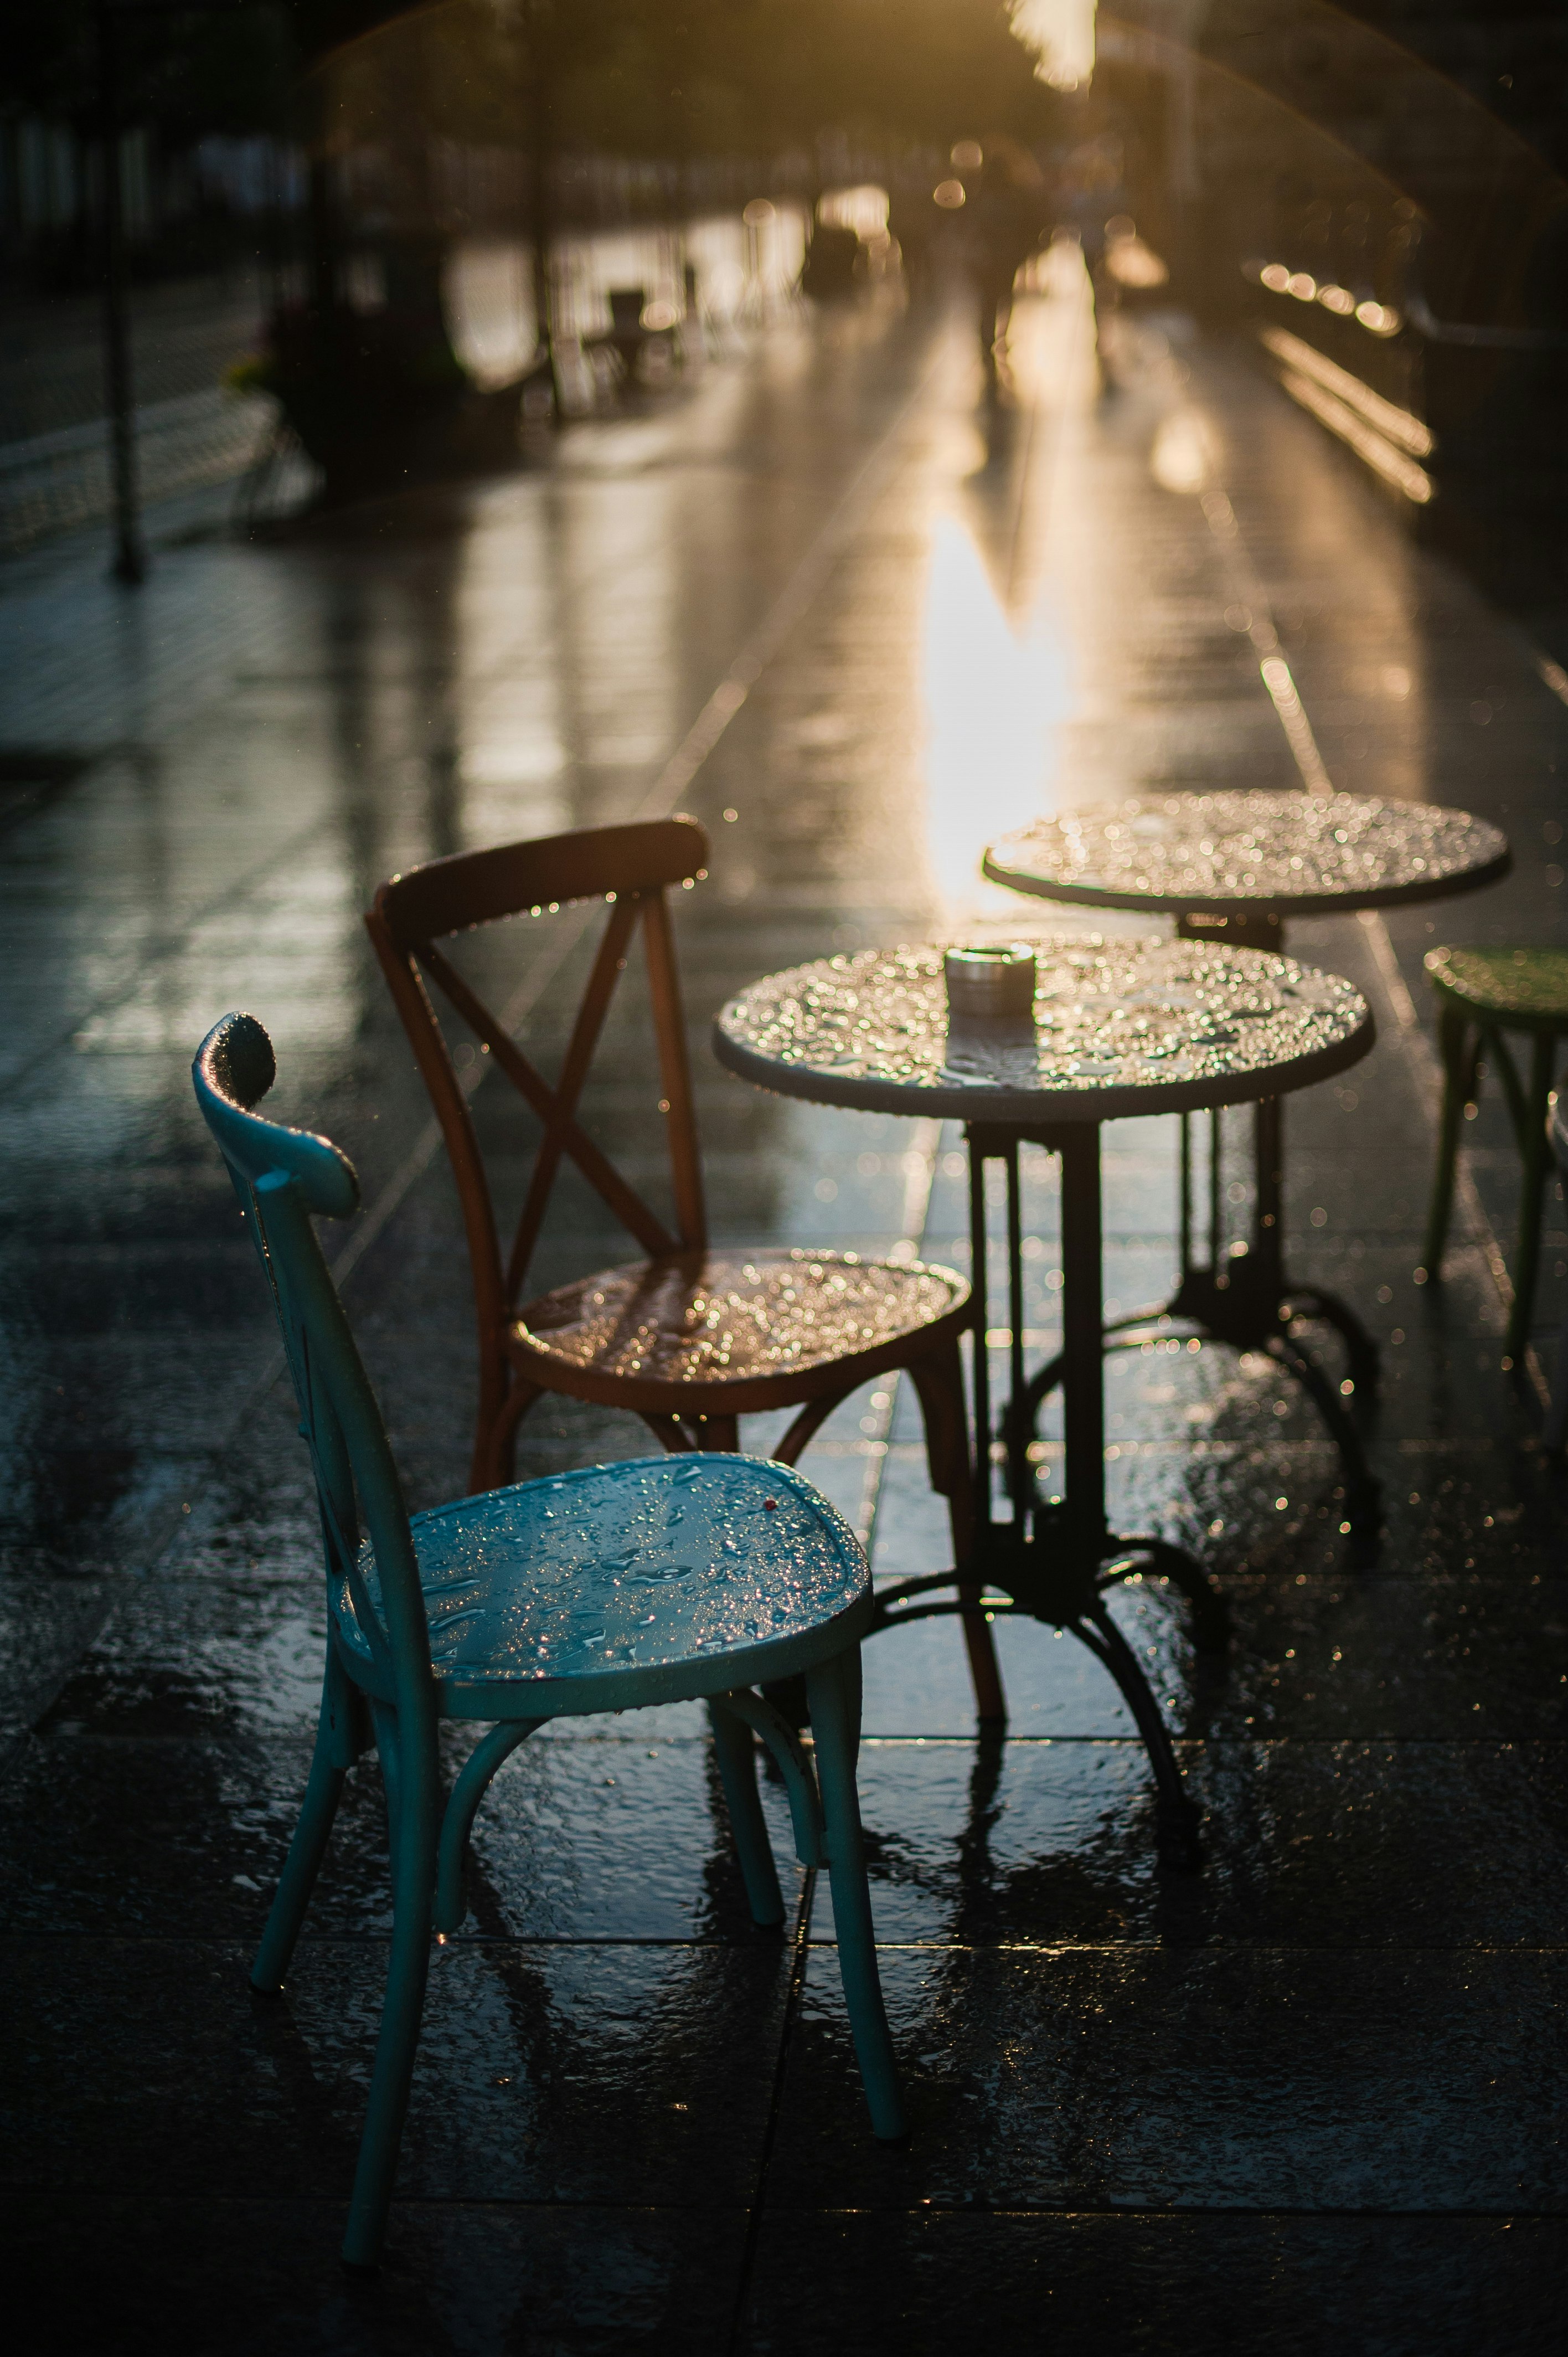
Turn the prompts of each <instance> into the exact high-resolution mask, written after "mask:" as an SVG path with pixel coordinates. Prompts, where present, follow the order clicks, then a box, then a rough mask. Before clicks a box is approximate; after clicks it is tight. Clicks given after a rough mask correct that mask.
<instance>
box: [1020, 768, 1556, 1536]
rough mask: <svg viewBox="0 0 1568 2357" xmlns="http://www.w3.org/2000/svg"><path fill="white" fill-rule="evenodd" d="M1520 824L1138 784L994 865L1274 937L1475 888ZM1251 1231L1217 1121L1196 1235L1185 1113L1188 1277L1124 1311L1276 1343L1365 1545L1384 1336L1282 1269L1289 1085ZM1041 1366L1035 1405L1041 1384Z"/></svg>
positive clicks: (1256, 1182) (1260, 1167)
mask: <svg viewBox="0 0 1568 2357" xmlns="http://www.w3.org/2000/svg"><path fill="white" fill-rule="evenodd" d="M1510 856H1511V855H1510V853H1509V844H1508V838H1507V836H1506V835H1504V834H1501V833H1500V831H1499V830H1498V828H1497V827H1495V826H1492V825H1490V824H1489V823H1487V821H1486V820H1485V819H1479V818H1475V817H1473V816H1472V815H1471V814H1470V813H1469V812H1468V811H1460V810H1449V809H1445V808H1444V807H1443V806H1442V805H1441V804H1438V803H1434V802H1391V801H1387V800H1384V799H1382V798H1380V797H1379V796H1376V795H1369V794H1348V793H1334V794H1312V793H1302V792H1299V791H1295V790H1294V789H1293V790H1289V791H1281V790H1279V789H1266V788H1254V789H1251V790H1238V791H1228V792H1219V793H1169V794H1142V795H1133V796H1130V797H1128V798H1127V799H1126V800H1124V801H1122V802H1107V803H1104V804H1101V805H1100V806H1099V807H1096V808H1092V809H1084V810H1077V811H1065V812H1063V813H1061V814H1060V815H1059V816H1058V817H1055V818H1042V819H1037V820H1036V822H1035V823H1034V824H1033V825H1031V826H1027V827H1024V828H1021V829H1020V830H1019V831H1018V832H1017V833H1016V834H1010V835H1006V836H1004V838H1003V839H1002V840H1001V841H1000V842H998V843H993V845H991V846H990V848H989V849H988V850H987V852H986V854H985V860H984V869H985V874H986V875H987V876H988V877H990V878H991V880H992V881H993V883H998V884H1005V885H1008V886H1010V887H1011V888H1012V889H1013V890H1015V891H1017V892H1024V893H1028V894H1030V895H1033V896H1035V897H1036V898H1038V899H1047V900H1053V901H1058V902H1062V901H1065V902H1071V903H1075V904H1077V905H1079V906H1080V907H1087V908H1098V909H1147V910H1149V911H1150V912H1151V913H1153V912H1155V911H1156V910H1158V911H1161V912H1164V913H1166V914H1169V915H1172V916H1174V917H1175V918H1176V931H1177V935H1178V938H1185V939H1188V940H1196V941H1208V942H1223V943H1225V944H1227V945H1235V946H1244V947H1247V948H1251V949H1257V950H1264V951H1273V952H1280V951H1283V947H1284V920H1285V919H1286V918H1287V917H1305V916H1339V915H1344V914H1347V913H1348V912H1350V911H1352V910H1359V909H1387V908H1395V907H1400V906H1403V905H1407V904H1411V903H1414V902H1417V901H1427V900H1434V899H1444V898H1446V897H1447V896H1449V895H1450V894H1453V893H1456V892H1468V891H1474V890H1475V889H1477V888H1478V887H1479V886H1481V885H1484V884H1489V883H1492V882H1494V881H1495V880H1496V879H1497V878H1498V877H1500V876H1502V875H1504V874H1505V873H1506V872H1507V870H1508V867H1509V860H1510ZM1251 1149H1252V1150H1251V1163H1252V1173H1251V1195H1252V1205H1251V1234H1250V1235H1248V1236H1246V1237H1243V1238H1240V1239H1232V1238H1231V1237H1230V1235H1229V1233H1228V1227H1229V1214H1228V1211H1227V1208H1226V1204H1227V1196H1226V1192H1225V1189H1224V1184H1223V1168H1224V1159H1225V1157H1224V1135H1223V1130H1222V1127H1221V1124H1220V1120H1219V1114H1218V1112H1215V1113H1213V1114H1211V1115H1210V1119H1209V1139H1208V1259H1207V1261H1204V1260H1202V1259H1200V1258H1199V1257H1198V1255H1199V1254H1200V1253H1201V1251H1202V1249H1203V1247H1202V1244H1201V1243H1198V1244H1197V1245H1196V1246H1195V1243H1194V1233H1193V1230H1194V1220H1193V1209H1194V1189H1193V1154H1192V1139H1191V1133H1190V1127H1189V1125H1188V1124H1187V1123H1186V1122H1185V1121H1184V1122H1183V1124H1182V1138H1181V1210H1180V1235H1181V1275H1180V1280H1179V1282H1178V1284H1177V1286H1176V1292H1175V1293H1174V1294H1173V1295H1172V1297H1171V1298H1170V1299H1169V1300H1168V1301H1165V1302H1162V1303H1159V1304H1157V1305H1155V1307H1154V1308H1147V1309H1141V1310H1137V1311H1134V1312H1133V1314H1132V1315H1131V1316H1130V1317H1127V1318H1121V1319H1119V1320H1118V1321H1117V1324H1116V1326H1115V1328H1114V1329H1112V1334H1113V1335H1114V1336H1115V1337H1116V1338H1118V1339H1121V1340H1127V1339H1132V1338H1135V1337H1136V1336H1137V1335H1138V1334H1139V1333H1140V1332H1141V1331H1143V1330H1145V1329H1148V1328H1149V1327H1150V1326H1151V1325H1152V1324H1159V1325H1161V1326H1163V1327H1165V1328H1167V1329H1168V1328H1169V1327H1170V1326H1171V1325H1172V1324H1173V1323H1180V1324H1183V1325H1186V1326H1187V1327H1189V1328H1190V1329H1192V1330H1193V1331H1194V1333H1195V1334H1197V1336H1198V1337H1200V1338H1201V1339H1203V1340H1215V1341H1222V1342H1226V1343H1229V1344H1230V1345H1231V1346H1232V1347H1233V1348H1235V1349H1237V1350H1240V1351H1268V1352H1269V1353H1270V1354H1271V1355H1272V1356H1273V1357H1274V1358H1276V1359H1278V1360H1279V1361H1281V1363H1282V1364H1283V1365H1284V1366H1285V1367H1286V1368H1287V1370H1288V1372H1290V1373H1291V1374H1293V1375H1294V1376H1295V1377H1296V1378H1297V1380H1298V1381H1300V1382H1301V1383H1302V1384H1303V1386H1304V1388H1305V1390H1306V1391H1307V1393H1308V1394H1309V1395H1310V1396H1311V1398H1312V1399H1313V1400H1314V1402H1315V1404H1316V1407H1317V1409H1318V1411H1319V1414H1320V1415H1322V1417H1323V1420H1324V1422H1325V1424H1326V1426H1327V1427H1328V1431H1329V1435H1330V1437H1331V1438H1332V1439H1333V1441H1334V1443H1335V1445H1336V1447H1337V1449H1338V1452H1339V1457H1340V1461H1341V1464H1342V1466H1343V1469H1344V1474H1345V1491H1346V1508H1347V1520H1348V1524H1349V1527H1350V1530H1351V1532H1352V1533H1353V1534H1354V1536H1355V1539H1356V1541H1357V1543H1358V1544H1359V1545H1360V1546H1361V1548H1362V1549H1363V1551H1364V1552H1365V1551H1369V1550H1370V1549H1371V1548H1373V1547H1375V1545H1376V1543H1377V1538H1378V1534H1379V1529H1380V1520H1381V1516H1380V1502H1379V1488H1378V1484H1377V1482H1376V1481H1375V1480H1374V1479H1373V1477H1372V1474H1371V1470H1370V1468H1369V1465H1368V1463H1367V1458H1366V1454H1365V1451H1364V1449H1363V1447H1362V1443H1361V1438H1360V1434H1359V1429H1358V1426H1357V1421H1356V1417H1355V1415H1354V1414H1353V1413H1352V1410H1351V1407H1350V1406H1348V1405H1347V1402H1349V1403H1352V1404H1353V1405H1355V1406H1356V1407H1359V1408H1362V1409H1365V1408H1369V1406H1370V1405H1371V1403H1372V1401H1373V1399H1374V1398H1375V1395H1376V1391H1377V1383H1378V1349H1377V1345H1376V1343H1375V1342H1374V1341H1373V1340H1372V1338H1371V1336H1370V1335H1369V1333H1368V1331H1367V1329H1366V1328H1365V1326H1364V1325H1363V1324H1362V1322H1361V1320H1360V1318H1359V1317H1358V1316H1357V1314H1356V1312H1355V1311H1354V1310H1353V1309H1352V1308H1350V1307H1349V1306H1348V1303H1346V1302H1344V1301H1342V1300H1340V1299H1339V1298H1338V1297H1337V1295H1335V1294H1332V1293H1329V1292H1327V1291H1326V1290H1325V1288H1324V1287H1322V1286H1304V1285H1298V1284H1295V1283H1294V1282H1293V1281H1292V1280H1291V1278H1290V1277H1289V1276H1287V1275H1286V1273H1285V1266H1284V1238H1283V1172H1284V1125H1283V1113H1282V1110H1281V1104H1280V1098H1279V1095H1278V1094H1277V1093H1274V1094H1270V1095H1261V1096H1260V1097H1259V1099H1258V1103H1257V1108H1256V1111H1255V1114H1254V1116H1253V1121H1252V1140H1251ZM1313 1319H1321V1320H1322V1321H1323V1322H1324V1323H1326V1325H1328V1326H1330V1327H1332V1328H1333V1329H1335V1330H1336V1331H1337V1333H1338V1334H1339V1335H1340V1337H1341V1338H1342V1340H1343V1341H1344V1343H1345V1346H1346V1351H1347V1372H1346V1374H1345V1377H1344V1379H1343V1380H1342V1381H1341V1382H1340V1383H1334V1382H1332V1381H1331V1380H1330V1379H1329V1377H1328V1376H1327V1375H1326V1373H1325V1372H1324V1371H1323V1369H1322V1368H1321V1367H1320V1366H1319V1365H1318V1363H1317V1361H1316V1358H1314V1357H1313V1355H1312V1354H1311V1352H1310V1351H1308V1350H1307V1349H1306V1348H1305V1343H1304V1342H1303V1340H1302V1339H1301V1335H1300V1333H1299V1331H1298V1330H1296V1329H1299V1327H1300V1326H1301V1325H1302V1324H1303V1323H1304V1322H1309V1321H1311V1320H1313ZM1044 1390H1045V1383H1044V1381H1043V1380H1037V1381H1036V1384H1035V1386H1034V1390H1033V1395H1032V1399H1031V1404H1030V1405H1031V1415H1033V1413H1035V1412H1036V1411H1037V1409H1038V1407H1039V1405H1040V1402H1041V1399H1042V1398H1043V1395H1044Z"/></svg>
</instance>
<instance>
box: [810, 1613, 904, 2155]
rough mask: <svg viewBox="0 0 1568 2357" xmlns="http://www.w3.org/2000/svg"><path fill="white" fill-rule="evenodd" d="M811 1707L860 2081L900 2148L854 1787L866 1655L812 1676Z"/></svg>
mask: <svg viewBox="0 0 1568 2357" xmlns="http://www.w3.org/2000/svg"><path fill="white" fill-rule="evenodd" d="M806 1691H807V1694H808V1695H809V1696H810V1699H811V1734H812V1738H813V1742H814V1745H815V1753H816V1766H817V1784H818V1788H819V1790H820V1792H821V1793H822V1824H823V1829H824V1832H825V1835H826V1847H827V1855H828V1875H829V1878H830V1881H831V1885H832V1894H833V1923H834V1927H835V1929H836V1932H837V1934H838V1951H839V1972H840V1975H841V1976H842V1978H843V1994H844V2003H845V2005H846V2006H847V2007H848V2008H849V2026H850V2030H851V2033H852V2035H853V2037H854V2050H855V2055H856V2057H857V2059H858V2061H859V2063H860V2076H861V2081H862V2083H863V2084H864V2086H865V2100H866V2103H867V2105H868V2106H869V2108H870V2112H871V2126H872V2132H873V2134H874V2135H875V2136H878V2137H880V2138H882V2139H883V2140H884V2141H885V2142H887V2143H894V2142H897V2139H898V2138H899V2137H900V2136H903V2135H904V2133H905V2130H906V2125H907V2124H906V2120H905V2114H904V2098H903V2095H902V2093H901V2092H900V2090H899V2085H898V2065H897V2061H895V2059H894V2054H893V2040H892V2035H891V2033H890V2032H889V2030H888V2028H887V2013H886V2007H885V2006H884V2004H883V2000H882V1982H881V1977H880V1975H879V1974H878V1972H877V1969H876V1938H875V1931H874V1929H873V1926H872V1921H871V1892H870V1890H869V1889H868V1887H867V1884H866V1879H865V1836H864V1835H863V1834H862V1831H861V1824H860V1802H859V1797H858V1795H857V1793H856V1792H855V1784H854V1755H855V1749H856V1746H857V1743H858V1740H859V1736H860V1649H859V1647H858V1646H856V1645H852V1646H851V1647H850V1648H849V1650H848V1652H843V1653H840V1654H839V1655H838V1656H837V1658H836V1659H835V1660H833V1661H831V1662H824V1663H822V1664H820V1666H819V1667H818V1668H816V1669H814V1670H808V1671H807V1673H806Z"/></svg>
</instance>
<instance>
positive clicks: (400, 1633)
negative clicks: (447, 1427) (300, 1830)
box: [191, 1015, 434, 1717]
mask: <svg viewBox="0 0 1568 2357" xmlns="http://www.w3.org/2000/svg"><path fill="white" fill-rule="evenodd" d="M276 1070H277V1067H276V1064H275V1062H274V1057H273V1044H272V1041H271V1040H270V1039H268V1037H267V1035H266V1033H265V1031H264V1030H263V1028H262V1026H261V1025H260V1024H259V1023H258V1022H257V1021H256V1019H255V1017H254V1016H253V1015H226V1016H225V1017H223V1019H222V1021H221V1022H220V1023H217V1024H215V1025H214V1026H213V1028H212V1029H211V1030H210V1031H209V1033H208V1035H207V1037H206V1039H204V1040H203V1041H202V1043H201V1046H200V1047H199V1049H198V1050H197V1055H196V1061H195V1063H194V1064H193V1065H192V1066H191V1079H192V1081H193V1082H194V1083H195V1088H196V1101H197V1103H198V1104H199V1106H200V1108H201V1112H202V1115H203V1117H204V1119H205V1120H206V1123H207V1126H208V1128H209V1130H210V1131H211V1132H212V1135H213V1136H214V1137H215V1138H216V1139H217V1141H218V1146H219V1149H220V1152H221V1154H222V1156H223V1159H224V1161H225V1162H226V1163H227V1164H228V1166H229V1175H230V1177H231V1179H232V1180H233V1182H234V1189H235V1192H236V1193H237V1194H238V1196H239V1198H240V1202H241V1206H242V1210H243V1211H244V1213H245V1217H246V1219H247V1220H248V1222H249V1223H250V1228H251V1236H252V1242H253V1243H254V1244H255V1247H256V1251H257V1254H259V1256H260V1259H261V1263H262V1266H263V1269H264V1270H265V1272H266V1276H267V1282H268V1284H269V1285H270V1286H271V1287H272V1295H273V1302H274V1307H275V1308H276V1310H277V1318H278V1324H279V1326H280V1327H281V1329H282V1330H283V1342H284V1350H285V1354H286V1356H287V1360H288V1368H289V1373H290V1374H291V1376H292V1377H293V1379H294V1390H295V1398H296V1399H297V1401H298V1403H299V1413H300V1429H301V1432H302V1434H303V1436H304V1438H305V1441H306V1446H307V1448H309V1450H310V1457H311V1463H312V1466H313V1467H314V1469H315V1473H316V1487H317V1499H318V1501H319V1503H320V1508H321V1528H322V1539H323V1544H324V1545H325V1548H326V1555H327V1567H328V1577H329V1578H331V1577H333V1576H334V1575H338V1576H341V1577H343V1578H345V1579H346V1580H347V1581H348V1583H349V1592H350V1594H351V1595H352V1597H353V1600H354V1609H355V1612H356V1614H357V1616H358V1618H359V1621H360V1627H361V1628H362V1629H363V1630H365V1631H366V1632H367V1633H368V1635H369V1639H370V1642H371V1651H372V1652H373V1653H374V1654H375V1655H376V1657H377V1660H378V1663H380V1665H381V1668H382V1671H383V1673H384V1674H388V1675H390V1678H391V1680H392V1686H393V1690H394V1693H395V1695H396V1706H397V1709H398V1711H399V1715H400V1717H403V1714H404V1713H405V1712H412V1713H413V1714H414V1715H415V1717H424V1716H426V1715H427V1714H428V1713H430V1712H432V1711H433V1709H434V1700H433V1696H434V1682H433V1680H432V1676H431V1669H430V1648H429V1634H428V1629H427V1625H426V1622H425V1618H424V1598H422V1596H421V1595H420V1589H419V1565H418V1560H417V1558H416V1556H415V1554H414V1550H413V1538H412V1536H411V1535H410V1532H409V1527H408V1514H407V1511H406V1509H405V1508H404V1505H403V1491H402V1489H401V1486H400V1484H399V1482H398V1478H397V1471H396V1469H395V1467H394V1466H393V1463H392V1450H391V1448H390V1447H389V1446H388V1443H387V1436H386V1426H384V1425H383V1423H382V1422H381V1410H380V1408H379V1407H378V1406H377V1405H376V1396H375V1394H374V1392H373V1391H372V1390H371V1383H370V1378H369V1377H368V1376H367V1374H366V1373H365V1370H364V1366H363V1363H362V1361H361V1360H360V1353H359V1351H358V1348H357V1347H356V1345H355V1341H354V1338H353V1335H352V1334H351V1333H350V1331H349V1321H348V1319H347V1318H345V1316H344V1314H343V1306H342V1304H341V1302H340V1301H339V1300H338V1289H337V1286H335V1285H334V1284H333V1282H332V1277H331V1273H330V1272H329V1270H328V1266H327V1263H326V1261H325V1259H324V1258H323V1256H322V1252H321V1246H320V1243H319V1242H318V1241H317V1233H316V1230H315V1228H314V1227H313V1226H312V1224H311V1221H312V1215H313V1214H322V1215H324V1216H325V1217H327V1218H328V1219H339V1220H340V1219H346V1218H347V1217H348V1216H349V1213H350V1212H351V1211H356V1210H357V1209H358V1208H359V1202H360V1182H359V1179H358V1178H357V1177H356V1175H355V1171H354V1166H353V1164H352V1163H351V1162H350V1161H349V1158H348V1157H347V1156H346V1155H343V1154H340V1153H339V1152H338V1148H337V1147H336V1146H333V1145H332V1144H331V1143H330V1142H329V1141H328V1139H327V1138H325V1137H316V1136H313V1135H311V1133H310V1132H309V1131H308V1130H304V1129H289V1128H287V1127H286V1126H285V1125H284V1123H282V1122H278V1121H267V1120H264V1119H263V1117H262V1115H261V1114H258V1113H256V1112H255V1111H254V1110H253V1108H254V1106H255V1105H256V1104H257V1103H259V1102H260V1101H261V1099H262V1098H263V1097H264V1096H265V1094H266V1092H267V1091H268V1090H269V1089H270V1088H271V1086H272V1084H273V1080H274V1075H275V1073H276ZM361 1535H363V1536H365V1537H368V1538H369V1540H370V1542H371V1548H372V1551H373V1553H374V1555H375V1564H376V1571H377V1575H378V1586H379V1587H380V1590H381V1595H380V1599H379V1606H380V1609H379V1610H378V1609H376V1607H375V1604H374V1603H373V1602H372V1599H371V1597H370V1596H369V1595H368V1593H367V1591H366V1587H365V1583H364V1580H363V1578H362V1577H361V1575H360V1565H359V1551H360V1538H361Z"/></svg>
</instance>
